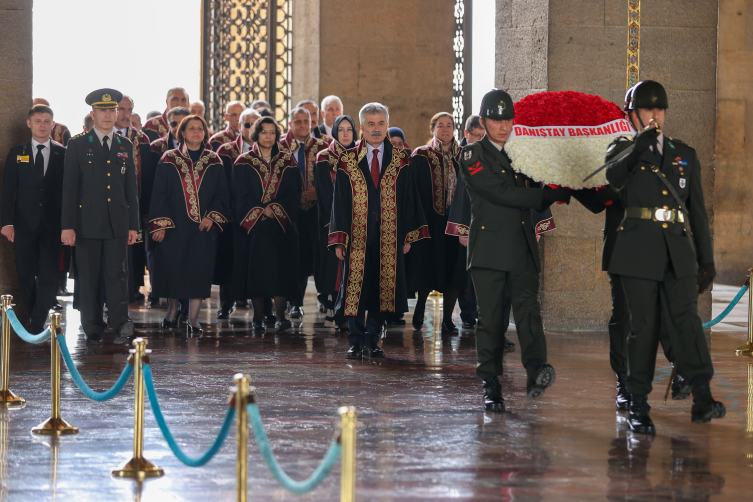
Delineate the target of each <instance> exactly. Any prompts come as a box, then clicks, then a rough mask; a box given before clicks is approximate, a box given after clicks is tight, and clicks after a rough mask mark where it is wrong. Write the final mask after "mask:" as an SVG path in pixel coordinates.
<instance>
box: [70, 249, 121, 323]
mask: <svg viewBox="0 0 753 502" xmlns="http://www.w3.org/2000/svg"><path fill="white" fill-rule="evenodd" d="M127 250H128V239H127V238H125V237H123V238H115V239H80V238H77V239H76V265H77V267H78V282H77V289H80V290H81V291H80V293H79V294H80V308H79V310H80V311H81V325H82V326H83V327H84V333H86V336H88V337H91V336H95V337H99V336H101V335H102V333H103V332H104V330H105V327H106V326H105V323H104V321H102V282H101V278H104V281H105V291H106V292H107V315H108V318H109V320H110V326H112V327H113V328H114V329H116V330H117V329H118V328H119V327H120V326H121V325H122V324H123V323H124V322H126V321H128V320H129V318H128V266H127V263H128V262H127V260H128V252H127Z"/></svg>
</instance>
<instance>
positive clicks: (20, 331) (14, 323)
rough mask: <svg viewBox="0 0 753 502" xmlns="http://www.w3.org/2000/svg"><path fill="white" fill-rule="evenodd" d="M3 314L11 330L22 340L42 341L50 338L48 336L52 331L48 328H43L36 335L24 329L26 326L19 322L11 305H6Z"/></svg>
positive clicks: (29, 341) (30, 341)
mask: <svg viewBox="0 0 753 502" xmlns="http://www.w3.org/2000/svg"><path fill="white" fill-rule="evenodd" d="M5 315H6V317H7V318H8V321H10V325H11V327H12V328H13V331H15V332H16V334H17V335H18V336H19V337H20V338H21V340H23V341H24V342H28V343H44V342H46V341H47V340H49V339H50V336H51V335H52V331H50V328H47V329H45V330H44V331H42V332H41V333H39V334H38V335H32V334H31V333H29V332H28V331H26V328H24V327H23V325H22V324H21V321H19V320H18V316H16V313H15V312H14V311H13V307H10V306H9V307H7V308H6V309H5Z"/></svg>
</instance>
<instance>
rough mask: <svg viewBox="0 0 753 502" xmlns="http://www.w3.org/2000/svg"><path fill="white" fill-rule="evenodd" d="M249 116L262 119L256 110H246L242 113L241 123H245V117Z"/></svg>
mask: <svg viewBox="0 0 753 502" xmlns="http://www.w3.org/2000/svg"><path fill="white" fill-rule="evenodd" d="M249 115H252V116H254V117H257V118H261V114H260V113H259V112H257V111H256V110H254V109H253V108H246V109H245V110H243V112H242V113H241V116H240V117H239V121H240V122H241V123H243V122H244V120H243V117H248V116H249Z"/></svg>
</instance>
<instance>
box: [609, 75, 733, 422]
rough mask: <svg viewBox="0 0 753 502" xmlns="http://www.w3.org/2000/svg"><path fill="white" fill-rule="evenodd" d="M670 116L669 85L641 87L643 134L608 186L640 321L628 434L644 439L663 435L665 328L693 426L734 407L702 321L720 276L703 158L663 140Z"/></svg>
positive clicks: (636, 111) (632, 355)
mask: <svg viewBox="0 0 753 502" xmlns="http://www.w3.org/2000/svg"><path fill="white" fill-rule="evenodd" d="M668 107H669V100H668V99H667V93H666V91H665V90H664V87H663V86H662V85H661V84H660V83H658V82H654V81H651V80H648V81H645V82H640V83H639V84H638V85H636V86H635V88H634V89H633V92H632V95H628V105H627V109H628V118H629V119H630V122H631V123H632V124H633V127H634V128H635V129H636V130H637V131H640V132H639V134H637V135H636V136H635V137H634V138H633V141H632V144H631V145H630V147H631V148H630V150H628V149H627V148H625V150H624V151H623V152H622V153H621V154H619V155H617V156H615V158H614V159H613V160H612V164H611V165H610V167H608V168H607V180H608V181H609V184H610V186H612V187H613V188H614V189H615V190H617V191H618V192H619V193H620V196H621V199H622V205H623V206H624V207H625V216H624V218H623V220H622V222H621V223H620V227H619V230H618V232H617V240H616V243H615V249H614V252H613V254H612V260H611V261H610V263H609V273H610V274H617V275H619V276H620V278H621V280H622V287H623V289H624V291H625V297H626V299H627V305H628V309H629V311H630V323H631V331H630V335H629V336H628V338H627V356H628V361H627V366H628V373H627V390H628V392H629V393H630V397H631V399H630V414H629V417H628V425H629V426H630V430H632V431H633V432H637V433H641V434H656V428H655V427H654V423H653V421H652V420H651V417H650V416H649V411H650V409H651V407H650V406H649V405H648V399H647V396H648V394H649V393H650V392H651V382H652V380H653V377H654V366H655V364H656V349H657V344H658V342H659V334H660V333H659V331H660V326H662V325H663V326H664V329H666V330H667V335H668V337H669V339H670V341H671V343H672V348H673V353H674V358H675V362H676V365H677V372H678V373H680V374H681V375H683V376H684V377H685V378H686V379H687V380H688V381H689V382H690V385H691V389H692V393H693V406H692V408H691V421H692V422H693V423H703V422H709V421H710V420H711V419H712V418H722V417H723V416H724V415H725V413H726V410H725V407H724V404H722V403H720V402H718V401H715V400H714V398H713V397H712V396H711V389H710V388H709V382H710V380H711V378H712V376H713V375H714V368H713V366H712V364H711V356H710V354H709V349H708V346H707V344H706V338H705V337H704V335H703V327H702V326H701V319H700V317H698V294H700V293H702V292H703V291H704V290H706V289H707V288H708V287H709V286H710V285H711V283H712V281H713V280H714V276H715V275H716V271H715V269H714V255H713V251H712V249H711V232H710V229H709V221H708V216H707V215H706V207H705V205H704V201H703V188H702V186H701V165H700V163H699V162H698V157H697V156H696V153H695V150H694V149H693V148H691V147H690V146H688V145H686V144H685V143H683V142H681V141H679V140H676V139H672V138H667V137H666V136H665V135H664V134H663V133H662V132H661V129H662V128H663V127H664V120H665V117H666V110H667V108H668ZM620 143H627V140H625V139H624V138H622V139H617V140H616V144H613V146H610V149H611V148H616V147H617V146H620Z"/></svg>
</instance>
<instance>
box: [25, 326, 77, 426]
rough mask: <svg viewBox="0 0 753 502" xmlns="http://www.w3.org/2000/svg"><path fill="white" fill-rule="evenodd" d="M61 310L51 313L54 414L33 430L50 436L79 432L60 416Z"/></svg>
mask: <svg viewBox="0 0 753 502" xmlns="http://www.w3.org/2000/svg"><path fill="white" fill-rule="evenodd" d="M60 317H61V315H60V312H54V313H52V314H51V315H50V331H51V332H52V336H50V352H51V353H52V364H51V365H50V373H52V377H51V380H52V392H51V394H52V416H51V417H50V418H48V419H47V420H45V421H44V422H42V423H41V424H39V425H37V426H36V427H34V428H33V429H32V430H31V432H33V433H35V434H45V435H48V436H62V435H64V434H78V427H74V426H73V425H71V424H69V423H68V422H66V421H65V420H63V419H62V418H61V417H60V347H59V346H58V339H57V335H59V334H63V330H62V329H61V328H60Z"/></svg>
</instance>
